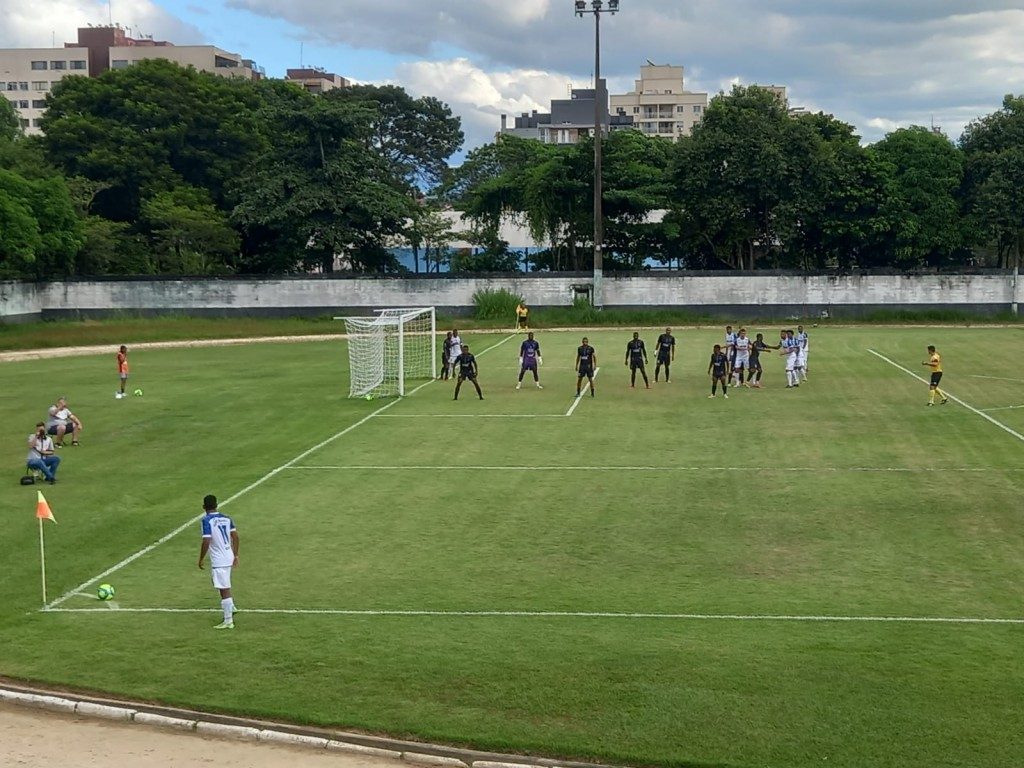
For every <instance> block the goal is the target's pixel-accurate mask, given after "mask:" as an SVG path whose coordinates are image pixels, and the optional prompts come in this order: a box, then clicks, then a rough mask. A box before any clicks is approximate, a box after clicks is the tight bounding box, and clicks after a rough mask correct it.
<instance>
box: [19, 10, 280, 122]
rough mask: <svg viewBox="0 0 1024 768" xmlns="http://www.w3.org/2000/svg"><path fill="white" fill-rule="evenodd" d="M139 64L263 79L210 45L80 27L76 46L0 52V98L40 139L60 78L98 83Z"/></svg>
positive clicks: (240, 60)
mask: <svg viewBox="0 0 1024 768" xmlns="http://www.w3.org/2000/svg"><path fill="white" fill-rule="evenodd" d="M142 59H165V60H167V61H173V62H175V63H177V64H180V65H181V66H183V67H188V66H192V67H195V68H196V69H197V70H199V71H200V72H211V73H213V74H216V75H222V76H224V77H244V78H247V79H252V80H258V79H260V78H262V77H263V70H262V69H260V68H259V67H257V66H256V64H254V63H253V62H252V61H250V60H248V59H243V58H242V57H241V56H239V55H238V54H237V53H230V52H228V51H223V50H221V49H220V48H215V47H214V46H212V45H181V46H176V45H174V44H173V43H169V42H167V41H164V40H153V39H152V38H151V37H140V38H133V37H130V36H129V35H128V34H126V32H125V30H124V29H123V28H121V27H119V26H109V27H82V28H80V29H79V30H78V40H77V41H76V42H74V43H67V44H66V45H65V46H64V47H63V48H8V49H0V96H5V97H6V98H7V99H8V100H9V101H10V102H11V104H12V105H13V106H14V108H15V110H16V111H17V112H18V117H19V119H20V121H21V126H22V128H23V129H24V130H25V132H26V133H29V134H32V133H39V126H40V120H41V118H42V116H43V112H45V111H46V95H47V94H48V93H49V92H50V91H51V90H52V89H53V86H54V85H55V84H56V83H58V82H59V81H60V80H61V78H64V77H68V76H71V75H82V76H85V77H99V76H100V75H101V74H103V73H104V72H106V71H107V70H108V69H123V68H124V67H129V66H131V65H132V64H134V63H135V62H137V61H140V60H142Z"/></svg>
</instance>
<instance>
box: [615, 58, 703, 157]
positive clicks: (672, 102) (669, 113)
mask: <svg viewBox="0 0 1024 768" xmlns="http://www.w3.org/2000/svg"><path fill="white" fill-rule="evenodd" d="M707 107H708V95H707V94H706V93H696V92H693V91H687V90H686V87H685V82H684V79H683V68H682V67H674V66H670V65H658V64H651V63H650V62H648V63H647V64H646V65H644V66H642V67H640V79H639V80H635V81H634V87H633V90H632V91H630V92H629V93H625V94H621V95H613V96H612V97H611V109H612V112H614V113H615V114H617V115H620V116H632V118H633V122H634V124H635V125H636V128H637V130H639V131H641V132H643V133H646V134H648V135H651V136H662V137H665V138H668V139H673V140H675V139H678V138H679V137H680V136H689V135H690V132H691V131H692V130H693V126H694V125H696V124H697V123H699V122H700V120H701V118H702V117H703V116H704V110H705V109H707Z"/></svg>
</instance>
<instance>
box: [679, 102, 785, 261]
mask: <svg viewBox="0 0 1024 768" xmlns="http://www.w3.org/2000/svg"><path fill="white" fill-rule="evenodd" d="M790 123H791V120H790V118H789V116H788V115H787V113H786V108H785V104H784V103H783V102H782V101H781V100H780V99H778V97H776V96H775V94H773V93H771V92H770V91H767V90H764V89H762V88H757V87H750V88H743V87H740V86H735V87H734V88H733V90H732V93H730V94H728V95H720V96H718V97H716V98H714V99H712V100H711V103H710V104H709V105H708V108H707V110H705V112H704V117H703V119H702V120H701V122H700V124H699V125H697V126H696V127H695V128H694V130H693V135H692V136H691V137H690V138H689V139H687V140H684V141H680V142H679V144H678V145H677V150H676V155H675V162H674V165H673V168H674V170H673V173H672V175H673V182H674V188H675V189H674V195H673V197H674V199H675V200H676V204H677V206H678V213H677V216H678V221H679V224H680V231H681V236H682V237H684V238H686V242H687V245H688V246H689V247H690V248H691V249H692V250H693V251H695V256H696V259H695V260H697V261H699V262H704V263H708V264H710V265H714V264H724V265H726V266H728V267H731V268H739V269H743V268H747V269H753V268H754V266H755V261H756V252H755V249H756V248H760V249H761V252H762V253H767V252H768V251H769V250H771V249H772V248H774V247H776V245H777V243H778V239H779V231H780V226H779V225H780V222H779V220H778V214H779V210H778V209H779V206H780V204H782V203H783V202H785V201H786V199H787V196H788V193H789V191H790V189H791V185H789V184H787V169H786V166H787V162H788V161H789V160H790V159H791V157H790V156H788V155H787V143H786V139H787V134H788V133H789V130H790V129H791V125H790Z"/></svg>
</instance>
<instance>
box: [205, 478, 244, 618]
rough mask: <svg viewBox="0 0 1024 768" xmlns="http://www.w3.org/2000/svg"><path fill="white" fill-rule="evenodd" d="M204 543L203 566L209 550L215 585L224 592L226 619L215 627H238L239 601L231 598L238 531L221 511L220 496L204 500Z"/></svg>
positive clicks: (223, 605)
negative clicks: (219, 506) (237, 608)
mask: <svg viewBox="0 0 1024 768" xmlns="http://www.w3.org/2000/svg"><path fill="white" fill-rule="evenodd" d="M203 510H204V511H205V513H206V514H204V515H203V544H202V546H201V547H200V549H199V568H200V569H202V567H203V560H205V559H206V555H207V553H209V555H210V573H211V575H212V576H213V587H214V589H216V590H218V591H219V592H220V607H221V609H222V610H223V611H224V621H222V622H221V623H220V624H218V625H217V626H216V627H214V629H234V628H235V618H234V617H235V600H234V598H233V597H231V569H232V568H234V567H235V566H236V565H238V531H237V530H235V523H234V521H233V520H232V519H231V518H230V517H228V516H227V515H222V514H221V513H220V512H218V511H217V497H216V496H213V495H209V496H206V497H205V498H204V499H203Z"/></svg>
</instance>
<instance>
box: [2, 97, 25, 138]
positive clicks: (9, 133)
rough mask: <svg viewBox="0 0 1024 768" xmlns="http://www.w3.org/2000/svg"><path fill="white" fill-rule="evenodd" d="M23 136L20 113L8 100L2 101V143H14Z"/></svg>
mask: <svg viewBox="0 0 1024 768" xmlns="http://www.w3.org/2000/svg"><path fill="white" fill-rule="evenodd" d="M20 135H21V122H20V121H19V120H18V112H17V110H15V109H14V106H13V105H12V104H11V102H9V101H8V100H7V99H0V142H5V141H14V140H15V139H16V138H18V137H19V136H20Z"/></svg>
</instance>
